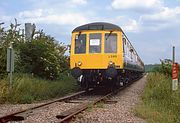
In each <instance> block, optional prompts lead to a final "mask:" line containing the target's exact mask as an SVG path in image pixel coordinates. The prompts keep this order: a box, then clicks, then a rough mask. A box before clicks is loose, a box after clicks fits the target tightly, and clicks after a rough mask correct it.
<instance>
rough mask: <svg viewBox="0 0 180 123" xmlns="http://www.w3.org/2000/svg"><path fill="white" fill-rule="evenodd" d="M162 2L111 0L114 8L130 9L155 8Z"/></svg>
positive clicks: (157, 0) (156, 0) (158, 0)
mask: <svg viewBox="0 0 180 123" xmlns="http://www.w3.org/2000/svg"><path fill="white" fill-rule="evenodd" d="M162 4H163V1H162V0H113V2H112V4H111V5H112V7H113V8H114V9H121V10H122V9H132V10H156V9H159V8H160V7H161V6H162Z"/></svg>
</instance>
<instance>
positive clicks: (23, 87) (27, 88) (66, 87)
mask: <svg viewBox="0 0 180 123" xmlns="http://www.w3.org/2000/svg"><path fill="white" fill-rule="evenodd" d="M78 88H79V87H78V86H77V85H76V82H75V80H74V79H73V78H72V77H71V76H70V77H67V76H64V75H63V78H62V79H61V80H57V81H50V80H44V79H40V78H35V77H32V76H31V75H27V74H16V75H14V79H13V89H12V92H11V93H9V91H8V82H7V80H6V79H4V80H0V103H6V102H9V103H32V102H34V101H40V100H46V99H51V98H56V97H60V96H63V95H65V94H67V93H70V92H74V91H76V90H77V89H78Z"/></svg>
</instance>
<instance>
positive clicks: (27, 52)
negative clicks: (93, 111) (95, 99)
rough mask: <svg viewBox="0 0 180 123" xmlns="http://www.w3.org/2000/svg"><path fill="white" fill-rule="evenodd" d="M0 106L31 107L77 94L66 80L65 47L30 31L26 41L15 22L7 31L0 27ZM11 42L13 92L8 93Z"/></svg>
mask: <svg viewBox="0 0 180 123" xmlns="http://www.w3.org/2000/svg"><path fill="white" fill-rule="evenodd" d="M0 24H1V25H0V103H5V102H11V103H31V102H33V101H36V100H43V99H49V98H54V97H58V96H62V95H64V94H66V93H69V92H72V91H74V90H76V89H77V88H78V87H77V86H75V82H74V81H75V80H74V79H73V78H72V77H71V76H68V72H69V66H68V60H67V59H68V56H65V52H66V50H67V47H66V46H65V45H63V43H61V42H59V41H56V40H55V39H54V38H53V37H51V36H50V35H47V34H45V33H44V32H43V31H42V30H40V31H37V30H36V29H34V30H33V33H32V35H31V37H32V38H31V40H26V38H25V35H24V34H23V33H22V29H21V28H20V24H18V22H17V20H16V19H15V23H11V24H10V27H9V28H7V27H6V28H5V27H3V23H0ZM10 42H14V43H13V48H14V51H15V71H14V74H15V77H13V89H12V91H11V93H10V92H9V90H8V86H9V83H8V78H7V77H8V76H7V72H6V60H7V59H6V57H7V56H6V52H7V48H8V47H9V44H10Z"/></svg>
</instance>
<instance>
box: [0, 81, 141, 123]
mask: <svg viewBox="0 0 180 123" xmlns="http://www.w3.org/2000/svg"><path fill="white" fill-rule="evenodd" d="M138 79H139V78H138ZM138 79H136V80H134V81H137V80H138ZM130 84H131V83H128V84H126V85H125V86H123V87H121V88H119V89H117V90H114V91H110V92H108V93H107V92H106V94H101V95H96V96H94V95H93V96H92V93H90V94H91V95H90V96H88V95H86V96H85V99H80V98H79V96H80V95H83V94H85V93H86V92H85V91H80V92H77V93H74V94H72V95H69V96H66V97H62V98H59V99H56V100H53V101H50V102H47V103H45V104H41V105H39V106H35V107H33V108H28V109H26V110H22V111H18V112H15V113H11V114H8V115H5V116H2V117H0V123H7V122H8V121H22V120H26V117H29V115H32V114H33V113H35V112H36V111H37V110H38V109H42V110H44V109H43V108H44V107H47V106H50V105H52V104H55V103H58V102H64V103H67V104H70V105H71V103H73V104H75V105H73V106H70V108H69V109H66V110H62V111H61V112H59V111H58V112H57V113H56V114H55V115H54V116H53V117H54V118H55V119H56V120H55V122H58V123H64V122H69V121H70V120H71V119H72V118H73V117H74V116H75V115H77V114H79V113H80V112H82V111H83V110H85V109H87V108H88V107H90V106H92V105H95V104H97V103H98V102H101V101H106V100H107V99H108V98H109V97H111V96H113V95H114V94H116V93H118V92H119V91H121V90H123V89H124V88H126V87H127V86H128V85H130ZM91 91H92V92H93V89H90V92H91ZM95 93H96V92H95ZM77 100H79V101H77ZM59 105H62V104H59ZM52 107H56V108H57V109H58V105H57V104H55V105H53V106H52ZM35 110H36V111H35ZM46 110H51V108H48V109H46ZM39 112H42V111H40V110H39V111H37V112H36V113H35V114H34V115H36V114H38V113H39ZM43 112H46V111H45V110H44V111H43ZM33 119H35V118H33ZM53 122H54V121H53Z"/></svg>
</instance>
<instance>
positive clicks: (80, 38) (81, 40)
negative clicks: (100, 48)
mask: <svg viewBox="0 0 180 123" xmlns="http://www.w3.org/2000/svg"><path fill="white" fill-rule="evenodd" d="M74 53H75V54H83V53H86V34H78V35H76V36H75V50H74Z"/></svg>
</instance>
